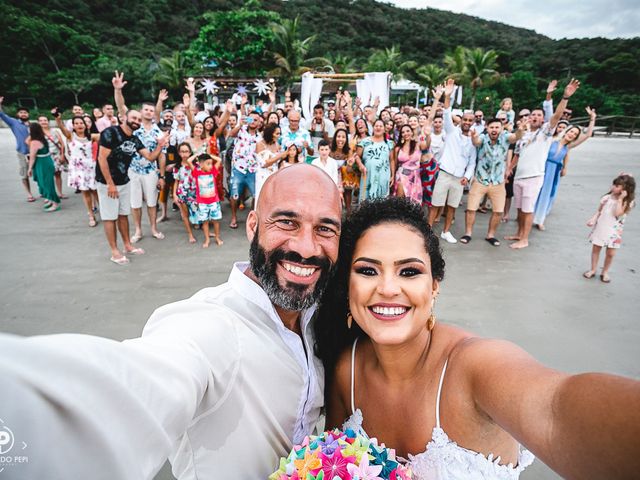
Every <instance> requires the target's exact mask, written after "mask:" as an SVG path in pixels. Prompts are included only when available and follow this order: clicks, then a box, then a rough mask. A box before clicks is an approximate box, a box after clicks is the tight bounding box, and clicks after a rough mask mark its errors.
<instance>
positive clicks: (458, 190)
mask: <svg viewBox="0 0 640 480" xmlns="http://www.w3.org/2000/svg"><path fill="white" fill-rule="evenodd" d="M462 178H463V177H454V176H453V175H451V174H449V173H447V172H445V171H444V170H440V172H439V173H438V178H437V180H436V184H435V186H434V187H433V194H432V195H431V205H433V206H434V207H444V204H445V203H446V204H447V205H449V206H450V207H453V208H458V206H459V205H460V202H461V201H462V194H463V191H464V187H463V186H462V184H461V183H460V181H461V180H462Z"/></svg>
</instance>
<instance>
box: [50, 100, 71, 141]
mask: <svg viewBox="0 0 640 480" xmlns="http://www.w3.org/2000/svg"><path fill="white" fill-rule="evenodd" d="M51 115H53V118H55V120H56V125H57V127H58V128H59V129H60V131H61V132H62V134H63V135H64V136H65V137H66V139H67V140H71V132H70V131H69V130H67V127H66V125H65V124H64V122H63V121H62V115H61V114H60V110H58V107H54V108H53V109H51Z"/></svg>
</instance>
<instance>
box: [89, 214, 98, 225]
mask: <svg viewBox="0 0 640 480" xmlns="http://www.w3.org/2000/svg"><path fill="white" fill-rule="evenodd" d="M97 224H98V222H97V221H96V217H93V216H91V217H89V226H90V227H95V226H96V225H97Z"/></svg>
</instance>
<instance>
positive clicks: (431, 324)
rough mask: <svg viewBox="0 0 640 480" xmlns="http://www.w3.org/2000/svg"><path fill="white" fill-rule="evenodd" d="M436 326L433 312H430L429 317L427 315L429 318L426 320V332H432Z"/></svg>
mask: <svg viewBox="0 0 640 480" xmlns="http://www.w3.org/2000/svg"><path fill="white" fill-rule="evenodd" d="M435 325H436V316H435V315H434V314H433V312H431V315H429V318H428V319H427V330H429V331H431V330H433V327H435Z"/></svg>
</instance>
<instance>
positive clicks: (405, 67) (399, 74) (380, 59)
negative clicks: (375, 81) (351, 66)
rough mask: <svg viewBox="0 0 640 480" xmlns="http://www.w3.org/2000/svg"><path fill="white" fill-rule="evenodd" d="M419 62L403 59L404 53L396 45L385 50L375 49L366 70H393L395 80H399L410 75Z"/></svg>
mask: <svg viewBox="0 0 640 480" xmlns="http://www.w3.org/2000/svg"><path fill="white" fill-rule="evenodd" d="M416 66H417V63H416V62H414V61H412V60H409V61H405V62H403V61H402V53H401V52H400V50H399V49H398V47H397V46H396V45H394V46H392V47H391V48H385V49H384V50H375V51H374V52H373V53H372V54H371V56H370V57H369V60H368V61H367V64H366V66H365V70H367V71H369V72H391V74H392V78H393V80H399V79H401V78H405V77H407V76H409V74H410V73H411V71H413V70H415V68H416Z"/></svg>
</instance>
